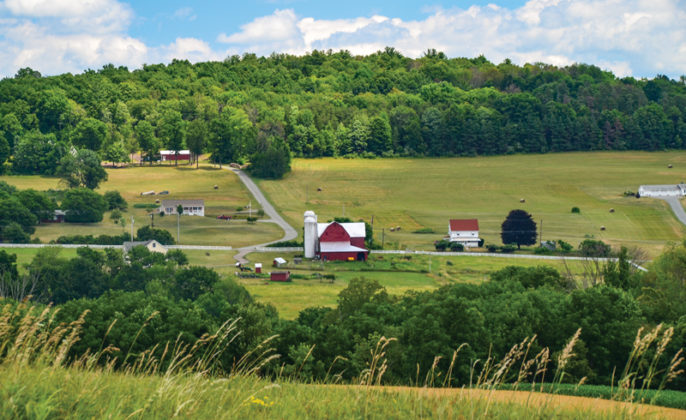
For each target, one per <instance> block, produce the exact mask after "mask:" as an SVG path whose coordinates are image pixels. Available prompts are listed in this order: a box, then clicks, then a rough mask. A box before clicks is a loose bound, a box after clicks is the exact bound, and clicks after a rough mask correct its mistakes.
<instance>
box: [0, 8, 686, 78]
mask: <svg viewBox="0 0 686 420" xmlns="http://www.w3.org/2000/svg"><path fill="white" fill-rule="evenodd" d="M386 46H392V47H394V48H396V49H397V50H399V51H400V52H402V53H403V54H405V55H407V56H410V57H421V56H422V55H423V53H424V52H425V51H426V50H427V49H429V48H433V49H436V50H438V51H443V52H444V53H445V54H446V55H447V56H448V57H476V56H479V55H481V54H483V55H484V56H485V57H486V58H487V59H489V60H490V61H491V62H494V63H500V62H502V61H503V60H504V59H506V58H509V59H511V60H512V61H513V62H514V63H517V64H524V63H527V62H529V63H533V62H544V63H549V64H554V65H559V66H564V65H569V64H573V63H588V64H594V65H597V66H599V67H601V68H602V69H605V70H610V71H613V72H614V73H615V74H616V75H618V76H620V77H624V76H634V77H637V78H652V77H654V76H655V75H657V74H664V75H667V76H669V77H671V78H674V79H679V77H680V76H681V75H686V0H530V1H520V0H513V1H505V0H491V1H483V0H459V1H445V0H426V1H422V0H419V1H406V0H396V1H378V0H345V1H342V2H333V1H322V0H253V1H249V0H248V1H246V0H243V1H235V0H228V1H218V0H216V1H215V0H195V1H190V0H165V1H160V0H138V1H135V2H134V1H123V0H0V77H12V76H13V75H14V74H16V72H17V70H19V69H20V68H24V67H31V68H32V69H34V70H38V71H40V72H41V73H42V74H44V75H55V74H60V73H65V72H70V73H74V74H76V73H81V72H83V71H85V70H87V69H94V70H97V69H99V68H102V66H103V65H105V64H109V63H111V64H114V65H116V66H127V67H129V69H136V68H140V67H141V66H142V65H143V64H156V63H169V62H170V61H171V60H172V59H175V58H176V59H186V60H189V61H191V62H198V61H208V60H223V59H224V58H226V57H227V56H231V55H234V54H239V55H241V54H243V53H246V52H250V53H255V54H257V55H265V56H268V55H269V54H271V53H272V52H278V53H289V54H297V55H302V54H305V53H307V52H309V51H312V50H313V49H317V50H328V49H332V50H334V51H338V50H342V49H345V50H349V51H350V52H351V53H353V54H370V53H373V52H375V51H378V50H382V49H383V48H384V47H386Z"/></svg>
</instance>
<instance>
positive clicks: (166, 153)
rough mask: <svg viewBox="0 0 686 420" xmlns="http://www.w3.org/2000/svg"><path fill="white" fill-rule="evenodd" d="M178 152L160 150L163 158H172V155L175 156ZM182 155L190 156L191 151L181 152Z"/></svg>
mask: <svg viewBox="0 0 686 420" xmlns="http://www.w3.org/2000/svg"><path fill="white" fill-rule="evenodd" d="M175 154H176V150H160V155H162V156H170V155H175ZM179 154H180V155H190V154H191V151H190V150H179Z"/></svg>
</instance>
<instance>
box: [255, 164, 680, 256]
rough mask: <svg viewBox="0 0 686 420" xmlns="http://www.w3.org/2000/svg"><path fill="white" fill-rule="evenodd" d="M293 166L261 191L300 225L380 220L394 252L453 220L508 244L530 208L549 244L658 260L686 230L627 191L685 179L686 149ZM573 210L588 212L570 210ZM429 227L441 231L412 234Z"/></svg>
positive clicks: (424, 243) (427, 240) (418, 243)
mask: <svg viewBox="0 0 686 420" xmlns="http://www.w3.org/2000/svg"><path fill="white" fill-rule="evenodd" d="M668 164H672V165H673V168H671V169H668V168H667V165H668ZM292 167H293V170H292V172H291V173H290V174H288V175H286V177H285V178H284V179H283V180H279V181H266V180H265V181H259V185H260V187H261V188H262V190H263V191H264V192H265V193H266V194H267V195H268V196H269V199H270V200H271V201H272V202H273V203H274V204H275V205H276V207H277V208H278V209H280V210H281V211H282V213H283V214H284V216H285V217H286V219H287V220H288V221H289V222H291V223H292V224H293V225H294V226H296V228H300V227H301V226H302V214H303V212H304V211H305V210H308V209H309V210H314V211H315V212H316V213H317V215H318V217H319V220H320V221H327V220H330V219H332V218H333V217H336V216H342V215H344V216H347V217H350V218H352V219H360V218H363V219H365V220H367V221H371V218H372V216H374V234H375V239H376V240H377V241H381V240H382V238H383V240H384V242H385V245H386V246H387V247H390V248H398V249H404V248H406V247H409V248H413V249H430V248H431V247H432V244H433V241H434V240H436V239H440V237H441V236H443V235H445V234H447V226H448V220H449V219H451V218H478V219H479V225H480V229H481V236H482V237H483V238H484V239H485V240H486V242H487V243H496V244H500V225H501V224H502V222H503V220H504V219H505V217H506V216H507V214H508V212H509V211H510V210H512V209H516V208H522V209H524V210H526V211H528V212H530V213H531V214H532V215H533V216H534V219H535V220H536V222H537V223H538V224H539V229H540V228H541V222H542V231H543V235H542V236H543V239H544V240H555V239H564V240H565V241H568V242H570V243H572V244H573V245H577V244H578V243H579V242H581V241H582V240H584V239H585V238H589V237H592V238H595V239H602V240H604V241H606V242H608V243H610V244H612V245H619V244H624V245H628V246H637V247H641V248H644V249H645V250H646V251H647V252H648V253H649V254H650V255H651V256H655V255H657V254H658V253H659V252H660V250H661V249H662V248H663V246H664V245H665V243H667V242H669V241H679V240H681V238H682V237H683V235H684V232H686V228H685V227H684V226H683V225H681V224H680V223H679V222H678V221H677V219H676V218H675V217H674V216H673V214H672V213H671V211H670V210H669V207H668V206H667V205H666V203H664V202H663V201H661V200H654V199H647V198H642V199H636V198H634V197H625V196H624V195H623V193H624V192H625V191H634V192H635V191H637V190H638V187H639V185H641V184H676V183H678V182H680V181H682V180H684V179H686V153H684V152H655V153H647V152H593V153H564V154H544V155H510V156H492V157H476V158H436V159H429V158H423V159H411V158H406V159H405V158H404V159H374V160H365V159H335V158H325V159H295V160H294V161H293V164H292ZM319 189H321V191H319ZM522 199H523V200H524V201H525V202H520V200H522ZM574 206H576V207H579V208H580V209H581V213H580V214H572V213H571V208H572V207H574ZM610 209H614V210H615V211H614V213H611V212H610ZM601 226H605V228H606V230H604V231H603V230H601ZM396 227H400V230H399V231H397V230H396V231H395V232H391V231H390V229H391V228H396ZM421 228H430V229H433V230H434V231H435V232H436V233H435V234H414V233H412V232H413V231H415V230H418V229H421ZM382 232H383V234H382Z"/></svg>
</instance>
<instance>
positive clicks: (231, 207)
mask: <svg viewBox="0 0 686 420" xmlns="http://www.w3.org/2000/svg"><path fill="white" fill-rule="evenodd" d="M107 173H108V177H109V179H108V180H107V182H105V183H103V184H102V185H101V186H100V188H99V189H98V190H97V191H99V192H105V191H110V190H117V191H119V192H120V193H121V194H122V196H123V197H124V199H126V201H127V202H128V203H129V210H128V212H126V213H124V217H125V218H126V222H127V225H126V226H125V227H123V226H121V225H119V224H115V223H113V222H112V221H111V220H110V219H109V213H107V214H105V218H104V219H103V221H102V222H101V223H89V224H71V223H69V224H48V225H43V226H38V227H37V228H36V233H35V235H34V237H38V238H40V239H41V241H43V242H49V241H51V240H54V239H57V238H58V237H59V236H62V235H94V236H97V235H101V234H107V235H117V234H120V233H122V232H124V231H126V232H129V231H130V227H131V225H130V223H131V216H133V217H134V219H135V222H134V230H136V229H138V228H140V227H141V226H144V225H146V224H150V222H151V219H150V216H149V215H148V213H149V210H147V209H140V208H134V205H135V204H154V203H155V200H164V199H196V198H202V199H204V200H205V216H206V217H195V216H181V221H180V222H181V223H180V227H181V229H180V230H181V232H180V233H181V234H180V243H182V244H186V245H224V246H233V247H241V246H245V245H250V244H256V243H263V242H267V241H270V240H274V239H278V238H279V237H280V236H281V235H282V231H281V229H280V228H278V227H277V226H276V225H273V224H271V223H256V224H252V225H249V224H247V223H246V221H245V220H232V221H225V220H217V219H216V216H218V215H220V214H231V213H233V212H234V211H235V210H236V208H238V207H246V206H247V205H248V204H249V203H250V202H251V200H252V196H251V195H250V194H249V193H248V191H247V190H246V189H245V187H244V186H243V184H242V183H241V182H240V181H239V180H238V178H237V177H236V176H235V175H234V174H232V173H231V172H230V171H227V170H225V169H218V168H213V167H212V166H209V165H204V166H201V167H200V169H198V170H196V169H195V168H194V167H193V168H191V167H188V166H180V167H178V168H177V167H173V166H154V167H131V168H121V169H108V170H107ZM0 180H3V181H5V182H7V183H9V184H12V185H15V186H17V187H18V188H21V189H25V188H34V189H37V190H48V189H58V188H61V186H60V185H59V181H58V180H57V179H56V178H48V177H40V176H3V177H0ZM214 185H217V187H218V188H217V189H216V190H215V189H214ZM165 190H166V191H169V195H162V196H159V195H158V196H141V195H140V193H141V192H144V191H156V192H160V191H165ZM253 201H254V200H253ZM253 204H254V207H253V210H255V211H257V210H258V209H259V208H258V207H257V203H253ZM154 223H155V227H162V228H165V229H167V230H169V231H170V232H171V233H172V235H173V236H174V238H176V236H177V235H176V233H177V229H176V217H175V216H172V217H169V216H167V217H155V221H154Z"/></svg>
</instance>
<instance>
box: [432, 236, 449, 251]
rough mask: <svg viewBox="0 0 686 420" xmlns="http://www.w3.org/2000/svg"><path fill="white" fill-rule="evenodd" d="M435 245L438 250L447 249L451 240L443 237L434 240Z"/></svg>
mask: <svg viewBox="0 0 686 420" xmlns="http://www.w3.org/2000/svg"><path fill="white" fill-rule="evenodd" d="M434 246H435V247H436V251H445V250H446V248H448V247H449V246H450V241H448V240H446V239H441V240H440V241H436V242H434Z"/></svg>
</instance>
